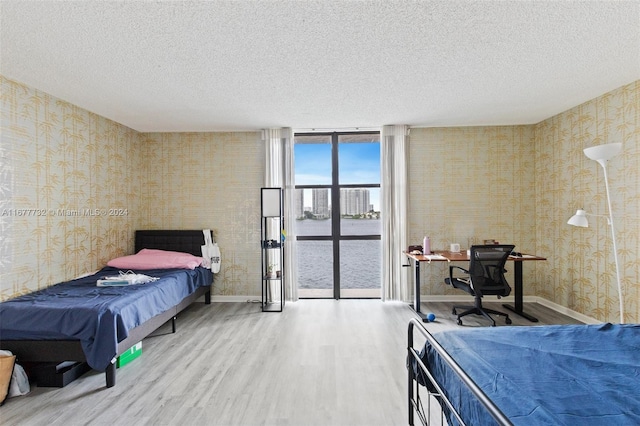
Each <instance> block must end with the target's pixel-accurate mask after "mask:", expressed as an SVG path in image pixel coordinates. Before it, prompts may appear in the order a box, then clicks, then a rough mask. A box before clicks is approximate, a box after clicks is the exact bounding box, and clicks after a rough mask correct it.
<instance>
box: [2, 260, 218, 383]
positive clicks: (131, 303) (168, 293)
mask: <svg viewBox="0 0 640 426" xmlns="http://www.w3.org/2000/svg"><path fill="white" fill-rule="evenodd" d="M118 271H119V270H118V269H116V268H111V267H106V268H103V269H102V270H101V271H99V272H98V273H96V274H95V275H91V276H88V277H84V278H80V279H77V280H73V281H68V282H64V283H60V284H57V285H54V286H51V287H48V288H46V289H43V290H40V291H36V292H34V293H30V294H27V295H24V296H20V297H17V298H15V299H11V300H8V301H5V302H2V303H0V340H80V341H81V344H82V348H83V350H84V353H85V355H86V358H87V362H88V364H89V366H91V368H93V369H96V370H99V371H103V370H105V369H106V368H107V366H108V365H109V363H110V362H111V360H112V359H113V358H114V357H115V356H116V355H117V348H118V342H121V341H122V340H124V339H126V338H127V336H128V335H129V330H131V329H132V328H134V327H137V326H139V325H140V324H142V323H143V322H145V321H147V320H149V319H151V318H152V317H154V316H155V315H158V314H160V313H162V312H164V311H166V310H167V309H170V308H171V307H173V306H175V305H176V304H178V303H179V302H180V301H181V300H182V299H184V298H185V297H186V296H188V295H189V294H191V293H193V292H194V291H195V290H196V288H197V287H199V286H208V285H210V284H211V282H212V280H213V278H212V274H211V271H210V270H208V269H205V268H200V267H199V268H196V269H194V270H189V269H158V270H147V271H134V272H139V273H142V274H145V275H149V276H151V277H160V278H161V279H160V280H158V281H155V282H149V283H146V284H138V285H131V286H126V287H97V286H96V280H97V279H98V278H102V277H104V276H113V275H118Z"/></svg>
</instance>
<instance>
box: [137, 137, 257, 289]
mask: <svg viewBox="0 0 640 426" xmlns="http://www.w3.org/2000/svg"><path fill="white" fill-rule="evenodd" d="M140 144H141V145H140V151H141V154H142V157H143V158H144V159H145V161H144V178H145V181H146V182H147V184H146V185H145V188H144V190H143V192H142V198H143V200H144V202H143V205H142V217H143V221H142V225H143V226H142V227H143V228H147V229H185V228H193V229H201V228H211V229H213V231H214V238H215V239H216V242H217V243H218V245H219V246H220V251H221V254H222V263H221V269H220V273H219V274H218V275H217V276H216V278H215V281H214V294H215V295H224V296H255V295H259V294H260V283H261V281H260V268H259V264H260V263H259V256H260V187H261V186H262V179H263V176H264V160H263V158H264V148H263V147H262V143H261V141H260V134H259V133H253V132H247V133H240V132H236V133H145V134H141V135H140ZM255 259H258V262H256V261H255ZM256 265H258V266H256Z"/></svg>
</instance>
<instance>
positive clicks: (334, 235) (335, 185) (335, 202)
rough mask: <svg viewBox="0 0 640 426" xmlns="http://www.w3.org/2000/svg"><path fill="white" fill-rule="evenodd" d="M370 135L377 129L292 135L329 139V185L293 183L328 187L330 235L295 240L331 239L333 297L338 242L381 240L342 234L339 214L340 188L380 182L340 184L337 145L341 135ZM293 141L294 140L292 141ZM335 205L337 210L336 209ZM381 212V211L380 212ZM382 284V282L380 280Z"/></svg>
mask: <svg viewBox="0 0 640 426" xmlns="http://www.w3.org/2000/svg"><path fill="white" fill-rule="evenodd" d="M358 134H361V135H371V134H378V135H380V132H379V131H360V132H347V131H342V132H340V131H333V132H311V133H296V134H295V135H294V141H295V138H296V137H297V136H327V137H330V139H331V184H330V185H295V188H296V189H329V190H330V199H331V235H317V236H313V235H304V236H301V235H298V236H296V240H297V241H332V248H333V298H334V299H336V300H338V299H341V295H340V288H341V286H340V242H341V241H346V240H381V239H382V235H342V232H341V226H340V225H341V222H340V219H341V215H340V190H341V189H350V188H378V189H380V187H381V184H380V183H372V184H362V183H355V184H342V185H341V184H340V176H339V152H338V147H339V145H340V136H341V135H358ZM294 143H295V142H294ZM336 207H337V210H336ZM381 213H382V212H381ZM380 285H382V282H380Z"/></svg>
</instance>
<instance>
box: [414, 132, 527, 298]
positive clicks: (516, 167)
mask: <svg viewBox="0 0 640 426" xmlns="http://www.w3.org/2000/svg"><path fill="white" fill-rule="evenodd" d="M409 139H410V142H409V160H408V164H409V167H408V172H409V203H408V210H409V212H408V216H409V241H410V243H411V244H421V242H422V237H423V236H425V235H428V236H429V237H430V238H431V248H432V249H434V250H445V249H447V248H448V247H449V244H451V243H458V244H460V247H461V248H462V249H464V250H466V249H467V248H468V247H469V246H470V245H471V244H474V243H479V244H481V243H482V242H483V240H485V239H493V240H496V241H499V242H502V243H511V244H515V245H516V246H517V248H518V250H520V251H523V252H529V253H534V252H535V251H536V240H535V223H536V221H535V211H536V202H535V185H534V172H535V162H534V159H535V155H534V154H535V150H534V140H533V128H532V126H504V127H456V128H414V129H411V132H410V135H409ZM530 263H532V265H531V267H529V265H528V264H527V267H525V268H523V274H524V277H523V279H524V281H525V282H529V281H531V279H532V278H533V276H534V275H533V274H534V271H535V265H533V262H530ZM423 270H424V275H423V278H422V279H423V281H422V282H423V283H424V285H422V290H423V293H424V294H426V295H441V294H459V291H458V290H454V289H452V288H451V287H450V286H447V285H446V284H445V283H444V278H445V276H448V273H449V272H448V265H447V264H445V263H433V264H431V265H429V267H427V268H423ZM512 273H513V272H512V271H510V273H509V274H510V275H509V276H508V277H509V278H511V276H512ZM511 281H512V280H511Z"/></svg>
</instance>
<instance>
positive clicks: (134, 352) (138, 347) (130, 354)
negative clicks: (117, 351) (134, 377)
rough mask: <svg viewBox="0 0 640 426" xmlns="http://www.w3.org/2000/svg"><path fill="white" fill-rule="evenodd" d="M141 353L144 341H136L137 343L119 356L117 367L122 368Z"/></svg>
mask: <svg viewBox="0 0 640 426" xmlns="http://www.w3.org/2000/svg"><path fill="white" fill-rule="evenodd" d="M140 355H142V342H138V343H136V344H135V345H133V346H131V347H130V348H129V349H127V350H126V351H125V352H123V353H122V355H120V356H119V357H118V360H117V362H116V367H117V368H120V367H122V366H123V365H126V364H129V363H130V362H131V361H133V360H134V359H136V358H138V357H139V356H140Z"/></svg>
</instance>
